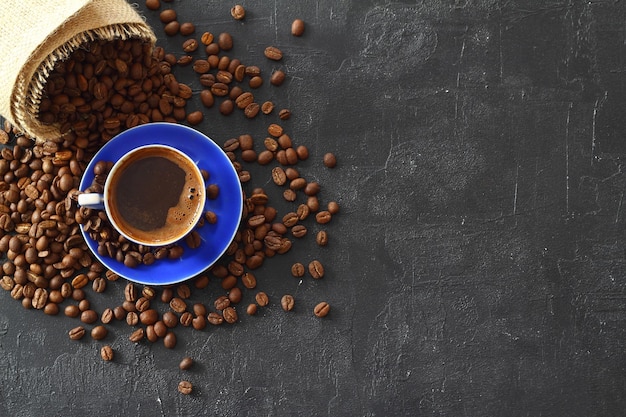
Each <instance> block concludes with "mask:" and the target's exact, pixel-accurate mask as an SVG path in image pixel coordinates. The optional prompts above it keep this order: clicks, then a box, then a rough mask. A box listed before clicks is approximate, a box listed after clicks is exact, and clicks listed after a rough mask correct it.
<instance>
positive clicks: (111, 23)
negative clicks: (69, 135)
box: [0, 0, 156, 141]
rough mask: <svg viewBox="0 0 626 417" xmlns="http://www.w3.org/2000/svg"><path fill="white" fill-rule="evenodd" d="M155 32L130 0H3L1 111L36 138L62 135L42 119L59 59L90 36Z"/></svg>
mask: <svg viewBox="0 0 626 417" xmlns="http://www.w3.org/2000/svg"><path fill="white" fill-rule="evenodd" d="M129 38H141V39H145V40H146V41H149V42H151V43H152V44H154V43H155V42H156V37H155V35H154V33H153V32H152V30H151V29H150V27H149V26H148V25H147V24H146V23H145V21H144V20H143V19H142V17H141V16H140V15H139V14H138V13H137V11H136V10H135V9H133V7H131V5H130V4H128V3H127V2H126V1H125V0H52V1H51V0H3V1H2V4H0V114H2V116H4V117H5V118H6V119H8V120H9V121H10V122H11V123H13V124H14V125H15V126H17V127H18V128H19V129H20V130H22V131H23V132H24V133H27V134H28V135H30V136H31V137H32V138H36V139H37V140H39V141H41V140H45V139H52V138H58V137H59V136H60V133H59V131H58V126H46V125H42V124H41V123H39V121H38V120H37V115H38V111H39V103H40V101H41V95H42V91H43V89H44V88H45V84H46V79H47V77H48V75H49V74H50V72H51V71H52V69H53V68H54V65H55V63H57V62H58V61H60V60H61V61H62V60H64V59H66V58H67V57H68V56H69V55H70V54H71V53H72V52H74V51H75V50H76V49H77V48H79V47H80V46H81V45H82V44H85V43H87V42H90V41H93V40H98V39H104V40H110V39H111V40H112V39H129Z"/></svg>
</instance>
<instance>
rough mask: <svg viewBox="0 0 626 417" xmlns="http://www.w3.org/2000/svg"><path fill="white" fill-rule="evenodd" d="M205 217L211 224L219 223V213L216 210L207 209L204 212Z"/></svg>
mask: <svg viewBox="0 0 626 417" xmlns="http://www.w3.org/2000/svg"><path fill="white" fill-rule="evenodd" d="M204 219H205V220H206V221H207V222H208V223H209V224H215V223H217V214H215V212H213V211H210V210H209V211H206V212H205V213H204Z"/></svg>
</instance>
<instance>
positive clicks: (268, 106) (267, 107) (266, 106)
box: [261, 101, 274, 114]
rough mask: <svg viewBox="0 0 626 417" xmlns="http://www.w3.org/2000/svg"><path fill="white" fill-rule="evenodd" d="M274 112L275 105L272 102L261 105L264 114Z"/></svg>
mask: <svg viewBox="0 0 626 417" xmlns="http://www.w3.org/2000/svg"><path fill="white" fill-rule="evenodd" d="M272 110H274V103H272V102H271V101H265V102H263V104H261V111H262V112H263V114H270V113H271V112H272Z"/></svg>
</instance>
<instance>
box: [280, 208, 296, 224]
mask: <svg viewBox="0 0 626 417" xmlns="http://www.w3.org/2000/svg"><path fill="white" fill-rule="evenodd" d="M297 222H298V213H296V212H294V211H290V212H289V213H287V214H285V215H284V216H283V224H284V225H285V226H286V227H292V226H294V225H295V224H296V223H297Z"/></svg>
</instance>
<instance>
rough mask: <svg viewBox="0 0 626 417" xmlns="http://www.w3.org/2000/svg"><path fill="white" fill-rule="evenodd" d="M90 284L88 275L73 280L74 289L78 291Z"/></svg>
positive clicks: (81, 275) (78, 276)
mask: <svg viewBox="0 0 626 417" xmlns="http://www.w3.org/2000/svg"><path fill="white" fill-rule="evenodd" d="M67 267H68V266H67V265H65V266H64V268H67ZM88 283H89V278H88V277H87V275H86V274H79V275H76V276H75V277H74V278H73V279H72V287H74V288H76V289H79V288H83V287H84V286H85V285H87V284H88Z"/></svg>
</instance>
